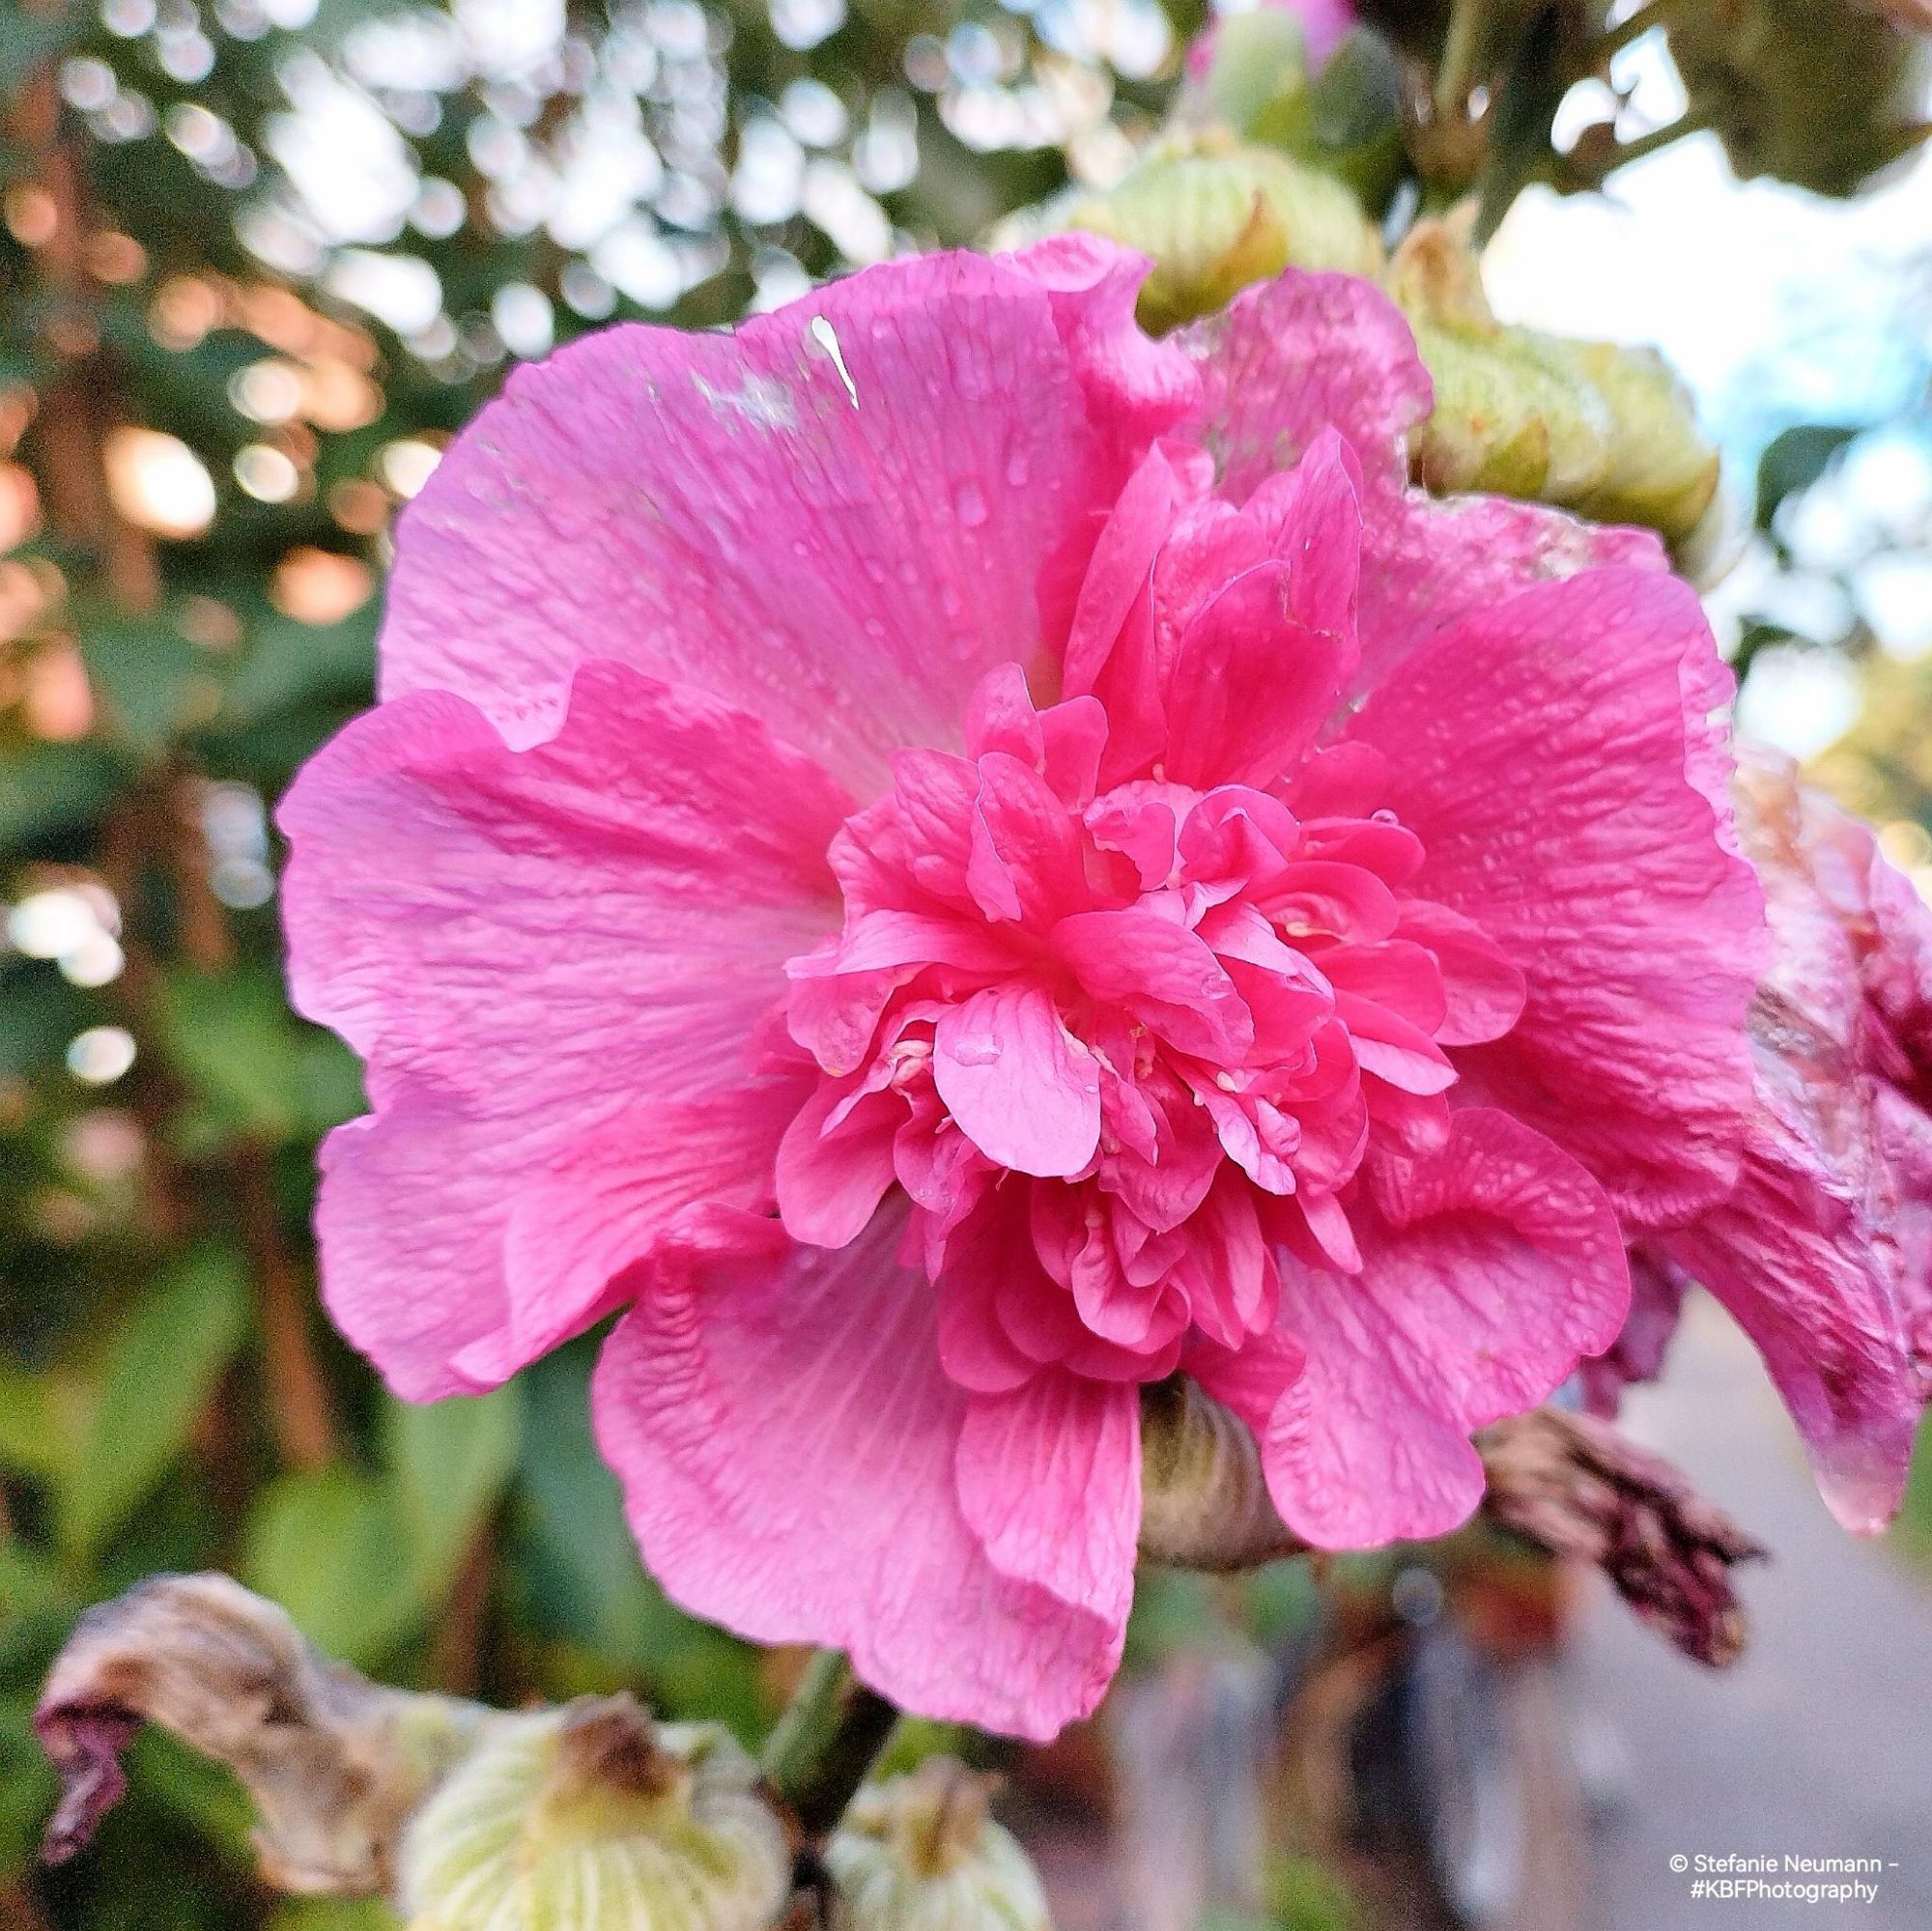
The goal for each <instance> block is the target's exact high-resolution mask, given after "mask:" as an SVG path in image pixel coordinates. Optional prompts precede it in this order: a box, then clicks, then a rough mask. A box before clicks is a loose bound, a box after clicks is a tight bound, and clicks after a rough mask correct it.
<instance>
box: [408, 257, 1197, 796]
mask: <svg viewBox="0 0 1932 1931" xmlns="http://www.w3.org/2000/svg"><path fill="white" fill-rule="evenodd" d="M1137 272H1138V270H1136V268H1135V258H1134V257H1131V256H1126V255H1123V254H1122V253H1120V251H1118V250H1112V249H1107V248H1105V247H1104V246H1099V247H1096V248H1095V249H1093V250H1090V251H1089V252H1088V255H1087V258H1086V270H1085V277H1086V278H1085V280H1084V281H1083V280H1082V279H1081V278H1080V277H1079V276H1061V277H1058V278H1056V279H1054V281H1053V285H1052V286H1048V285H1046V283H1045V282H1043V281H1042V279H1041V277H1040V275H1039V273H1037V272H1032V273H1030V272H1023V271H1021V270H1018V269H1016V268H1014V267H1012V266H1009V265H1006V264H1003V263H999V262H993V261H988V260H985V259H983V258H980V257H977V256H974V255H967V254H953V255H938V256H928V257H923V258H920V259H916V260H907V261H902V262H894V263H889V264H886V265H884V266H881V267H879V268H875V269H871V270H867V271H866V272H865V273H863V274H858V275H854V276H852V277H851V278H849V279H848V280H845V281H842V282H838V283H834V284H832V285H831V286H829V287H826V288H823V289H819V290H815V291H813V293H812V294H811V295H810V296H809V297H807V298H804V299H803V300H801V301H799V302H795V303H793V304H791V305H790V306H788V307H785V308H781V309H779V310H777V311H775V312H774V313H772V314H770V315H766V316H760V317H756V318H753V320H751V321H749V322H747V323H745V324H744V325H743V326H742V327H739V328H737V329H736V330H735V331H733V332H731V333H728V334H697V333H691V332H687V331H684V330H678V329H669V328H645V327H628V326H627V327H616V328H611V329H607V330H605V331H603V332H602V333H599V334H596V335H593V336H590V337H587V338H585V339H584V340H583V341H582V342H579V343H577V344H574V345H573V346H572V347H570V348H568V349H565V350H563V351H562V352H560V353H559V354H558V355H554V356H552V357H551V358H550V359H549V360H548V361H546V362H543V363H541V364H538V365H535V366H530V367H526V368H523V369H520V370H518V371H517V372H516V373H515V374H514V375H513V376H512V377H511V379H510V382H509V383H508V385H507V387H506V389H505V392H504V394H503V395H502V396H501V397H500V398H499V399H498V400H497V401H496V402H494V403H492V404H491V405H490V406H489V408H487V409H486V410H485V411H484V412H482V414H481V415H480V416H478V417H477V419H476V420H475V422H474V423H473V424H472V425H471V426H470V427H469V429H468V430H467V431H466V432H465V433H464V434H463V435H462V436H461V437H459V438H458V440H456V442H455V443H454V444H453V445H452V447H451V448H450V451H449V453H448V454H447V455H446V456H445V457H444V459H443V462H442V464H441V466H440V468H439V469H438V470H437V473H436V475H435V476H434V477H433V478H432V479H431V481H430V483H429V485H428V486H427V487H426V488H425V489H424V491H423V492H422V495H421V496H420V497H417V499H416V501H415V502H414V503H413V504H412V507H411V509H410V511H409V513H408V515H407V516H406V517H405V518H404V519H403V523H402V525H401V528H400V531H399V536H398V561H397V566H396V570H395V573H394V575H393V576H392V578H391V580H390V589H389V617H388V621H387V624H386V626H385V628H384V634H383V639H382V647H381V658H382V669H383V678H382V683H383V692H384V696H391V697H393V696H401V695H403V694H404V693H405V692H410V691H420V690H423V689H426V688H432V687H435V688H441V689H446V690H451V691H455V692H458V693H460V694H461V695H462V696H467V697H469V698H470V699H471V700H472V701H473V702H474V703H476V704H477V705H478V706H479V707H480V708H481V709H482V710H483V711H485V712H486V713H487V714H488V715H489V717H490V718H491V719H492V721H493V722H494V723H496V724H497V725H498V727H499V728H500V729H502V730H503V731H504V733H505V734H506V735H507V736H510V737H512V738H513V739H514V741H515V742H517V743H519V744H524V743H529V742H531V741H533V740H535V739H538V738H541V737H544V736H547V735H548V734H549V733H550V731H551V730H552V729H554V724H555V720H556V718H557V716H558V715H559V713H560V711H561V710H562V708H563V701H564V693H565V691H566V689H567V688H568V685H569V680H570V675H571V672H572V670H573V669H574V667H576V666H577V665H578V664H580V663H581V662H582V661H583V660H585V659H587V658H596V657H607V658H611V659H615V660H619V661H622V662H624V663H627V664H630V665H632V666H634V667H637V668H639V669H642V670H647V671H650V672H652V673H654V674H656V675H658V676H661V677H664V678H666V679H668V680H670V681H672V682H677V681H684V680H689V681H690V682H692V683H695V684H697V685H700V686H701V687H702V688H703V689H704V690H706V691H708V692H710V693H712V694H713V695H714V696H719V697H721V698H724V699H725V700H726V701H728V702H730V703H734V704H736V705H738V706H739V707H740V708H742V709H744V710H746V711H748V712H751V713H752V714H753V715H754V716H757V717H759V718H761V719H763V720H764V721H765V722H766V723H767V724H769V725H770V727H771V728H772V730H773V732H774V733H775V734H776V735H777V736H778V737H779V738H781V739H782V740H783V741H784V742H786V743H788V744H792V745H795V746H798V747H799V748H801V749H802V750H805V751H808V752H810V753H812V754H813V755H814V756H816V757H818V758H819V759H820V760H821V761H822V762H823V763H824V764H825V765H826V767H827V768H828V769H830V770H833V771H835V772H837V773H838V775H839V776H840V777H841V778H842V779H844V780H845V781H847V782H848V783H850V784H851V785H852V787H853V789H854V790H855V791H858V792H860V793H861V794H866V795H869V794H871V793H873V792H875V791H877V790H878V789H879V788H880V785H881V783H882V781H883V779H884V769H885V767H884V759H885V756H886V753H888V752H890V751H891V750H892V749H894V748H895V747H896V746H901V745H940V746H945V745H951V744H953V743H956V741H957V736H958V731H959V724H960V720H961V717H962V716H963V713H964V709H965V700H966V697H967V696H968V694H969V693H970V692H971V690H972V688H973V686H974V684H975V683H976V682H977V681H978V679H979V677H980V674H981V673H982V672H983V671H984V670H985V669H986V668H987V667H989V666H991V665H993V664H997V663H1000V662H1003V661H1005V660H1007V659H1009V658H1011V657H1012V656H1013V654H1014V652H1015V649H1016V647H1018V646H1019V645H1021V644H1023V643H1024V642H1025V641H1026V640H1028V639H1036V638H1037V637H1038V636H1040V634H1041V606H1040V597H1041V594H1042V588H1043V579H1045V578H1047V577H1049V576H1053V575H1058V576H1065V575H1066V574H1067V573H1068V572H1069V571H1072V570H1075V569H1077V568H1078V567H1080V566H1081V565H1083V564H1084V559H1085V557H1086V554H1088V552H1089V550H1090V549H1091V547H1092V542H1093V531H1094V527H1095V526H1096V520H1097V517H1098V516H1099V515H1100V514H1101V513H1102V512H1104V510H1105V508H1106V505H1107V504H1108V503H1109V502H1110V501H1111V500H1112V497H1113V495H1114V493H1115V491H1116V490H1117V489H1118V487H1119V483H1120V481H1121V479H1122V471H1121V469H1120V458H1119V456H1118V454H1117V452H1115V451H1114V450H1113V448H1112V446H1111V445H1112V440H1113V437H1114V434H1115V430H1114V425H1113V423H1112V420H1111V418H1110V419H1109V421H1108V422H1107V424H1106V425H1105V427H1104V431H1103V429H1102V428H1099V427H1096V422H1095V412H1096V411H1098V410H1104V409H1106V408H1110V407H1111V406H1112V405H1111V403H1110V401H1109V398H1110V396H1111V395H1112V394H1113V390H1112V389H1111V388H1110V387H1109V386H1108V384H1107V383H1100V384H1099V386H1098V387H1096V388H1094V390H1093V391H1092V393H1091V394H1090V392H1089V373H1090V371H1089V365H1090V363H1094V362H1095V361H1096V360H1104V359H1105V358H1106V356H1107V355H1108V354H1109V352H1110V346H1111V347H1112V348H1117V349H1123V350H1126V351H1129V352H1131V353H1139V350H1136V349H1134V348H1133V345H1132V344H1131V343H1123V342H1122V329H1128V333H1129V334H1131V330H1130V328H1128V324H1127V319H1126V318H1127V312H1128V311H1129V310H1130V308H1131V301H1132V286H1133V281H1134V278H1135V276H1136V275H1137ZM1123 303H1124V304H1125V306H1124V307H1123V306H1122V304H1123ZM828 338H829V339H828ZM1138 341H1139V346H1140V349H1144V350H1145V351H1146V353H1147V354H1148V355H1151V356H1153V358H1154V361H1155V362H1156V363H1157V364H1159V365H1160V366H1163V367H1164V366H1166V365H1167V363H1168V362H1171V361H1172V360H1173V357H1172V353H1171V352H1167V353H1166V355H1165V358H1164V359H1163V355H1162V352H1160V351H1159V350H1158V349H1157V346H1156V345H1154V344H1151V343H1147V342H1146V340H1145V338H1138ZM835 342H836V344H837V352H836V353H835V351H834V347H833V344H834V343H835ZM848 377H849V379H850V383H851V390H848V387H847V379H848ZM852 390H856V397H855V395H854V394H853V393H852V392H851V391H852ZM1174 406H1175V405H1170V406H1169V409H1168V412H1169V413H1172V412H1173V407H1174ZM1063 553H1066V554H1063ZM1068 601H1069V603H1070V592H1068Z"/></svg>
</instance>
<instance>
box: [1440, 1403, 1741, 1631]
mask: <svg viewBox="0 0 1932 1931" xmlns="http://www.w3.org/2000/svg"><path fill="white" fill-rule="evenodd" d="M1477 1446H1478V1447H1479V1448H1480V1449H1481V1450H1482V1453H1483V1460H1484V1462H1486V1464H1487V1465H1488V1467H1489V1471H1490V1491H1489V1496H1488V1499H1487V1501H1486V1503H1485V1510H1486V1513H1487V1514H1488V1515H1489V1517H1490V1519H1491V1520H1492V1521H1493V1522H1495V1523H1496V1524H1497V1525H1498V1526H1500V1527H1502V1528H1506V1529H1512V1530H1514V1531H1515V1532H1516V1533H1517V1534H1519V1535H1520V1536H1524V1537H1526V1538H1527V1539H1528V1540H1529V1541H1531V1542H1533V1543H1535V1544H1537V1545H1538V1547H1539V1548H1546V1549H1548V1550H1549V1552H1550V1553H1551V1554H1552V1555H1564V1556H1574V1557H1575V1558H1577V1560H1579V1561H1582V1562H1587V1563H1590V1564H1591V1565H1592V1566H1593V1567H1595V1568H1598V1569H1601V1570H1602V1571H1603V1572H1604V1574H1605V1576H1608V1577H1609V1579H1610V1581H1611V1583H1612V1584H1613V1585H1614V1587H1615V1589H1616V1591H1617V1593H1618V1595H1620V1596H1621V1597H1622V1598H1623V1599H1624V1601H1625V1602H1626V1603H1628V1604H1630V1605H1631V1607H1632V1608H1633V1609H1634V1610H1635V1611H1636V1614H1637V1617H1638V1618H1639V1620H1640V1621H1643V1622H1646V1623H1648V1624H1650V1625H1651V1627H1652V1628H1653V1629H1658V1630H1662V1632H1663V1633H1664V1634H1665V1635H1667V1636H1668V1637H1669V1638H1670V1640H1671V1641H1672V1642H1673V1643H1675V1644H1676V1645H1677V1647H1678V1648H1679V1649H1681V1650H1682V1651H1683V1652H1684V1653H1685V1655H1687V1656H1690V1657H1693V1658H1695V1660H1696V1661H1699V1662H1702V1663H1708V1664H1710V1665H1711V1666H1712V1667H1713V1668H1719V1669H1720V1668H1722V1667H1724V1665H1726V1664H1727V1663H1732V1662H1735V1661H1737V1660H1738V1658H1739V1657H1740V1656H1742V1655H1743V1654H1744V1648H1745V1638H1746V1633H1747V1631H1746V1624H1745V1612H1744V1608H1743V1606H1742V1605H1741V1604H1739V1602H1738V1600H1737V1596H1736V1594H1735V1592H1734V1591H1733V1589H1732V1587H1731V1571H1732V1569H1733V1568H1734V1567H1735V1566H1736V1565H1737V1564H1738V1563H1740V1562H1753V1561H1757V1560H1759V1559H1761V1558H1762V1557H1763V1555H1764V1554H1765V1550H1764V1549H1763V1548H1762V1547H1761V1546H1760V1545H1759V1544H1757V1543H1755V1542H1753V1541H1752V1540H1751V1538H1750V1537H1749V1536H1747V1535H1746V1534H1745V1532H1744V1531H1743V1530H1742V1529H1741V1528H1739V1527H1738V1525H1737V1524H1736V1523H1735V1522H1734V1521H1732V1520H1731V1519H1730V1518H1729V1517H1728V1516H1726V1515H1725V1514H1724V1513H1723V1511H1722V1510H1720V1509H1718V1508H1716V1507H1714V1506H1713V1505H1712V1504H1711V1503H1709V1502H1707V1501H1705V1500H1704V1498H1703V1497H1702V1496H1701V1495H1699V1494H1698V1493H1697V1491H1695V1490H1694V1489H1692V1488H1691V1486H1690V1482H1689V1481H1688V1480H1686V1478H1685V1477H1684V1476H1683V1475H1682V1474H1680V1473H1679V1472H1678V1470H1676V1469H1675V1468H1673V1467H1672V1466H1671V1465H1670V1463H1669V1462H1665V1461H1663V1460H1662V1458H1661V1457H1659V1456H1655V1455H1652V1454H1650V1453H1649V1452H1648V1451H1647V1450H1645V1449H1641V1448H1638V1447H1637V1446H1636V1445H1635V1443H1634V1442H1632V1441H1630V1440H1628V1439H1626V1437H1625V1436H1623V1435H1622V1434H1618V1432H1617V1431H1616V1430H1615V1429H1614V1428H1612V1427H1611V1426H1610V1425H1609V1423H1607V1422H1605V1421H1599V1420H1598V1419H1596V1418H1595V1417H1594V1416H1592V1415H1581V1414H1567V1413H1562V1412H1559V1411H1557V1410H1555V1409H1552V1408H1543V1409H1539V1410H1538V1411H1537V1412H1536V1413H1534V1414H1528V1415H1521V1416H1519V1417H1518V1418H1517V1419H1516V1420H1515V1421H1514V1422H1511V1423H1509V1424H1507V1425H1503V1424H1499V1425H1498V1426H1497V1427H1495V1428H1492V1429H1491V1430H1489V1431H1488V1432H1487V1433H1486V1434H1483V1435H1481V1436H1479V1437H1478V1440H1477Z"/></svg>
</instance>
